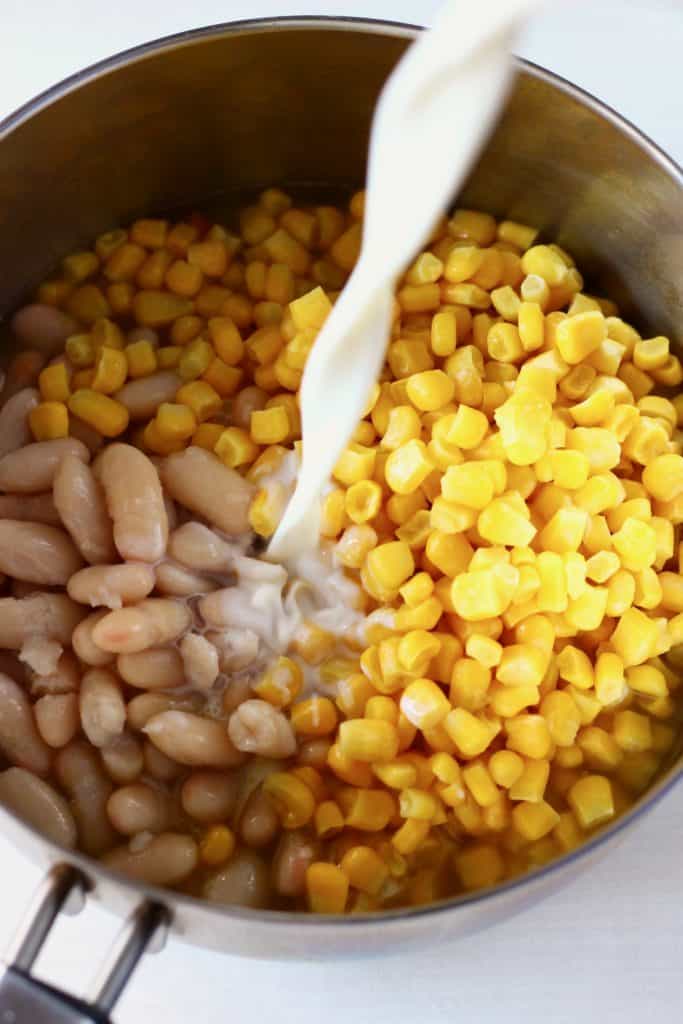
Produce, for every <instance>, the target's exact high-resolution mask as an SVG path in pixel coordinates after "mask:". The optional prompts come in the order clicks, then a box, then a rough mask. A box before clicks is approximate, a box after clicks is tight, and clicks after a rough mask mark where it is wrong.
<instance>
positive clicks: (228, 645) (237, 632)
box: [206, 629, 259, 673]
mask: <svg viewBox="0 0 683 1024" xmlns="http://www.w3.org/2000/svg"><path fill="white" fill-rule="evenodd" d="M206 639H207V640H209V641H210V642H211V643H212V644H213V646H214V647H215V648H216V650H217V651H218V663H219V667H220V670H221V672H228V673H229V672H238V671H239V670H240V669H242V668H246V667H247V666H248V665H251V664H252V662H254V661H255V660H256V658H257V657H258V652H259V638H258V636H257V634H256V633H255V632H254V631H253V629H223V630H211V631H210V632H208V633H206Z"/></svg>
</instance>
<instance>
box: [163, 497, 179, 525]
mask: <svg viewBox="0 0 683 1024" xmlns="http://www.w3.org/2000/svg"><path fill="white" fill-rule="evenodd" d="M164 507H165V509H166V518H167V519H168V529H169V533H170V532H171V531H172V530H175V528H176V526H177V525H178V509H177V508H176V506H175V502H174V501H173V499H172V498H169V496H168V494H165V495H164Z"/></svg>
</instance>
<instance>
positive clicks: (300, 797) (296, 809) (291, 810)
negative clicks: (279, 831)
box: [263, 772, 315, 829]
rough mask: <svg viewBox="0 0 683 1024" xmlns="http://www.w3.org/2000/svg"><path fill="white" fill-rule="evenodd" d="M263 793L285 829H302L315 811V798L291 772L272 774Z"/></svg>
mask: <svg viewBox="0 0 683 1024" xmlns="http://www.w3.org/2000/svg"><path fill="white" fill-rule="evenodd" d="M263 792H264V793H265V794H266V796H267V797H268V798H269V799H270V800H271V802H272V803H273V805H274V807H275V809H276V811H277V813H278V816H279V818H280V822H281V824H282V826H283V828H286V829H294V828H301V827H302V826H304V825H306V824H308V822H309V821H310V820H311V818H312V817H313V812H314V810H315V797H314V796H313V793H312V792H311V790H310V789H309V788H308V786H307V785H306V784H305V783H304V782H302V781H301V779H299V778H297V777H296V776H295V775H293V774H292V773H291V772H271V774H270V775H268V776H267V777H266V778H265V780H264V782H263Z"/></svg>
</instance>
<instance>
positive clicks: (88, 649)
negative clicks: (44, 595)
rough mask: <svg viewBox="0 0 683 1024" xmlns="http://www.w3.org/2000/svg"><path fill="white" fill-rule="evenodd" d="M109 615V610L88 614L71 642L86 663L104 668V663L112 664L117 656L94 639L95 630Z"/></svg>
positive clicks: (78, 626) (76, 629) (74, 633)
mask: <svg viewBox="0 0 683 1024" xmlns="http://www.w3.org/2000/svg"><path fill="white" fill-rule="evenodd" d="M75 607H78V605H75ZM107 615H109V612H108V611H98V612H93V613H92V615H88V616H86V618H84V619H83V620H82V622H79V624H78V625H77V626H76V628H75V629H74V631H73V636H72V638H71V644H72V646H73V649H74V651H75V652H76V654H77V655H78V657H79V658H80V659H81V661H84V662H85V664H86V665H93V666H95V667H96V668H102V667H103V666H104V665H111V663H112V662H113V661H114V659H115V657H116V655H114V654H112V653H111V651H104V650H102V648H101V647H99V646H98V645H97V644H96V643H95V641H94V639H93V630H94V629H95V627H96V626H97V625H98V623H100V622H101V621H102V619H103V618H105V616H107Z"/></svg>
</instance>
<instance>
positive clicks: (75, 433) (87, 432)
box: [69, 416, 104, 455]
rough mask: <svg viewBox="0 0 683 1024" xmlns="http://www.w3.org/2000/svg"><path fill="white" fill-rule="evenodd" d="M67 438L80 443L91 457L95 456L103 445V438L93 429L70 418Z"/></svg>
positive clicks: (81, 421) (83, 422) (82, 421)
mask: <svg viewBox="0 0 683 1024" xmlns="http://www.w3.org/2000/svg"><path fill="white" fill-rule="evenodd" d="M69 436H70V437H75V438H76V440H77V441H82V442H83V444H84V445H85V447H86V448H87V449H88V451H89V452H90V454H91V455H96V454H97V452H99V450H100V449H101V448H102V446H103V445H104V437H103V436H102V434H100V433H98V432H97V430H95V428H94V427H90V426H88V424H87V423H86V422H85V421H84V420H79V419H77V417H76V416H72V418H71V420H70V421H69Z"/></svg>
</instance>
